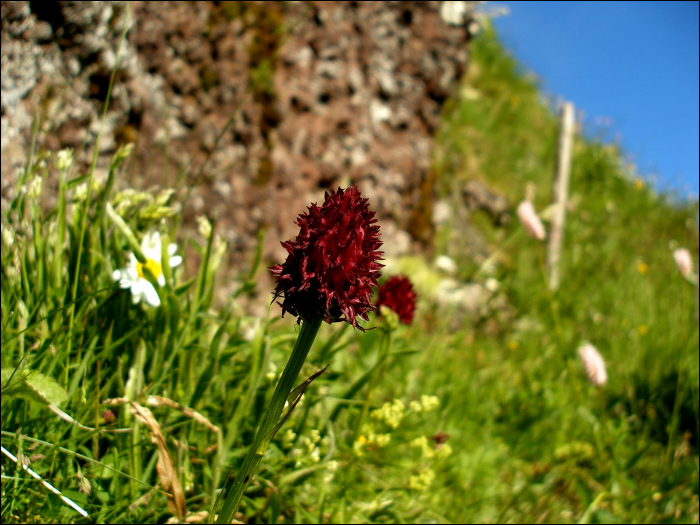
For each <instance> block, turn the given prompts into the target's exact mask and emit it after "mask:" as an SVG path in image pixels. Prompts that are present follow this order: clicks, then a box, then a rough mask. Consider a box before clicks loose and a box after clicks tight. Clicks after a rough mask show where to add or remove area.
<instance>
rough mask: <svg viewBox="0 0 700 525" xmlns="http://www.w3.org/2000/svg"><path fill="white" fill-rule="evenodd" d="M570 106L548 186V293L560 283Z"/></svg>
mask: <svg viewBox="0 0 700 525" xmlns="http://www.w3.org/2000/svg"><path fill="white" fill-rule="evenodd" d="M574 131H575V120H574V104H573V103H572V102H566V103H565V104H564V107H563V108H562V113H561V123H560V128H559V144H558V148H557V165H556V171H555V173H554V183H553V185H552V203H553V204H555V205H556V207H555V209H554V216H553V217H552V224H551V226H550V229H549V244H548V246H547V274H548V276H549V289H550V290H552V291H554V290H556V289H558V288H559V284H560V281H561V275H560V268H559V264H560V261H561V246H562V242H563V240H564V223H565V222H566V202H567V200H568V198H569V176H570V175H571V156H572V154H573V150H574Z"/></svg>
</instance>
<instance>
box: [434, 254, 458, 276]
mask: <svg viewBox="0 0 700 525" xmlns="http://www.w3.org/2000/svg"><path fill="white" fill-rule="evenodd" d="M435 267H436V268H438V269H439V270H442V271H443V272H445V273H448V274H450V275H454V274H456V273H457V269H458V268H457V263H456V262H454V260H453V259H450V258H449V257H448V256H447V255H438V256H437V257H436V258H435Z"/></svg>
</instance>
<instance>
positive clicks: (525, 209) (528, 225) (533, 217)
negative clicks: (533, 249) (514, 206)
mask: <svg viewBox="0 0 700 525" xmlns="http://www.w3.org/2000/svg"><path fill="white" fill-rule="evenodd" d="M518 218H519V219H520V222H521V223H522V225H523V227H524V228H525V230H526V231H527V233H528V234H530V236H531V237H534V238H535V239H537V240H538V241H543V240H544V239H545V238H546V237H547V234H546V232H545V230H544V225H543V224H542V221H541V220H540V218H539V217H538V216H537V212H536V211H535V206H533V204H532V202H530V201H528V200H524V201H523V202H521V203H520V204H519V205H518Z"/></svg>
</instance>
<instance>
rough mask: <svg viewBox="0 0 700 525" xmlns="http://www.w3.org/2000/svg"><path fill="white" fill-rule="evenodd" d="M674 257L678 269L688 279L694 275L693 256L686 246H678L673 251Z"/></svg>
mask: <svg viewBox="0 0 700 525" xmlns="http://www.w3.org/2000/svg"><path fill="white" fill-rule="evenodd" d="M673 258H674V259H675V261H676V266H678V271H679V272H681V275H682V276H683V277H685V278H686V279H690V278H691V277H692V275H693V256H692V255H690V252H689V251H688V250H687V249H686V248H678V249H677V250H675V251H674V252H673Z"/></svg>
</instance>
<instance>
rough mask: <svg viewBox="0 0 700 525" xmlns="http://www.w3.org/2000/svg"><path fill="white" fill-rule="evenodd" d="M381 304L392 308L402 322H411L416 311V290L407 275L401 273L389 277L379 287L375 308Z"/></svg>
mask: <svg viewBox="0 0 700 525" xmlns="http://www.w3.org/2000/svg"><path fill="white" fill-rule="evenodd" d="M382 305H384V306H388V307H389V308H391V309H392V310H394V312H396V313H397V314H398V315H399V319H400V320H401V322H402V323H404V324H411V323H412V322H413V314H414V313H415V311H416V292H415V291H414V290H413V285H412V284H411V281H409V280H408V277H405V276H403V275H399V276H394V277H391V278H390V279H389V280H388V281H387V282H385V283H384V284H383V285H382V286H381V288H379V299H378V300H377V308H379V307H380V306H382Z"/></svg>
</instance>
